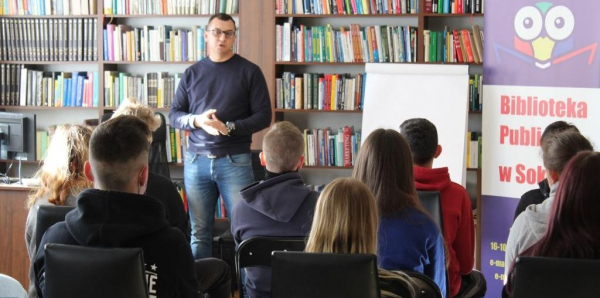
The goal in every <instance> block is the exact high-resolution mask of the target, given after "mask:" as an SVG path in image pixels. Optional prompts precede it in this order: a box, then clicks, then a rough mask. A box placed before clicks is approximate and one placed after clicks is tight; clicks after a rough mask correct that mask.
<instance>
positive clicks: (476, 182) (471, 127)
mask: <svg viewBox="0 0 600 298" xmlns="http://www.w3.org/2000/svg"><path fill="white" fill-rule="evenodd" d="M432 1H435V2H437V1H436V0H432ZM261 2H270V4H271V5H273V2H275V7H276V9H277V4H278V2H277V1H273V0H263V1H261ZM279 2H280V3H283V4H284V5H285V3H287V1H286V0H282V1H279ZM407 2H408V1H407ZM426 2H431V1H428V0H423V1H418V5H419V7H418V11H416V12H415V13H408V14H360V15H356V14H350V15H347V14H343V15H341V14H289V13H278V12H280V11H264V12H259V11H258V10H257V11H255V13H258V14H259V15H258V17H259V18H261V19H264V20H265V21H262V22H260V25H261V26H263V30H264V31H267V30H269V26H270V27H271V28H275V26H276V25H283V24H284V23H285V22H290V21H291V22H293V23H292V25H291V26H290V27H291V28H293V27H294V25H305V26H306V27H310V26H327V25H328V24H330V25H331V27H333V29H334V30H339V28H340V27H341V26H344V27H345V28H346V30H348V31H349V30H350V29H349V27H350V25H351V24H359V25H360V26H376V25H377V26H384V25H393V26H412V27H415V28H416V29H417V41H416V47H415V48H416V49H415V50H416V53H417V57H416V59H415V60H413V62H411V63H432V64H462V65H469V74H470V75H471V76H474V75H481V74H483V64H482V63H474V62H471V63H467V62H426V61H425V58H424V54H425V42H424V37H423V32H424V31H425V30H431V31H444V29H445V28H448V29H449V30H453V29H457V30H458V29H469V31H471V32H472V27H473V25H477V26H478V27H479V28H481V29H482V30H483V18H484V14H483V13H466V14H464V13H461V14H456V13H453V14H449V13H446V14H443V13H425V12H424V11H425V5H426ZM269 20H270V21H269ZM270 30H273V29H270ZM267 32H269V31H267ZM264 38H265V39H267V40H268V42H270V45H271V46H270V47H271V51H269V50H268V48H266V49H267V50H265V53H263V54H262V56H261V57H262V59H263V60H264V63H263V64H262V65H261V67H262V68H263V71H264V72H265V76H266V78H267V83H268V84H269V88H270V92H271V98H272V100H273V101H274V102H273V107H276V106H277V102H276V99H277V96H276V94H277V91H278V86H277V79H279V78H282V75H283V73H284V72H295V73H296V74H302V73H340V74H344V73H349V74H350V75H351V76H353V75H356V74H359V73H362V72H364V64H365V63H363V62H356V61H351V62H339V61H337V60H334V61H332V62H313V61H311V60H306V59H305V60H304V61H305V62H298V61H295V59H289V60H290V61H282V60H284V59H281V53H277V51H278V49H277V46H276V45H277V42H278V41H279V38H278V36H277V31H276V30H275V32H272V35H271V36H265V37H264ZM264 43H265V42H263V43H261V44H263V45H264ZM273 45H275V46H273ZM305 58H306V53H305ZM285 60H287V59H285ZM405 63H406V62H405ZM481 116H482V113H481V110H478V109H475V110H470V111H469V114H468V117H469V120H468V131H477V132H481V123H482V118H481ZM273 119H274V120H275V121H281V120H288V121H291V122H292V123H294V124H296V125H297V126H298V127H299V128H300V129H301V130H303V129H305V128H324V127H331V128H332V129H336V128H338V127H341V126H342V125H353V126H354V128H355V129H360V128H361V122H362V111H360V110H351V111H329V110H315V109H309V110H304V109H300V110H298V109H285V108H274V110H273ZM398 124H400V123H398ZM362 137H363V138H365V137H366V136H362ZM351 170H352V167H335V166H334V167H332V166H306V165H305V166H304V167H303V169H302V171H301V172H302V174H303V176H304V178H305V181H306V182H307V183H308V184H313V185H315V184H316V185H318V184H323V183H327V182H328V181H331V179H334V178H336V177H340V176H349V175H351ZM467 190H468V192H469V195H470V196H471V197H472V200H473V201H474V202H475V203H476V205H477V209H476V211H475V212H476V214H477V215H479V214H481V213H480V206H481V170H480V169H478V168H468V169H467ZM480 223H481V218H480V216H476V262H475V267H476V268H480V265H481V257H480V247H481V245H480V239H481V231H480V226H481V224H480Z"/></svg>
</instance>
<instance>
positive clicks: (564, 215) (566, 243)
mask: <svg viewBox="0 0 600 298" xmlns="http://www.w3.org/2000/svg"><path fill="white" fill-rule="evenodd" d="M598 173H600V153H598V152H591V151H585V152H580V153H579V154H577V155H576V156H575V157H573V158H572V159H571V160H570V161H569V163H568V164H567V165H566V167H565V168H564V170H563V171H562V174H561V179H560V185H559V186H558V189H557V190H556V196H555V197H554V199H553V200H552V206H551V208H550V214H549V219H548V229H547V230H546V231H545V232H544V234H543V236H542V238H541V239H540V241H538V242H536V243H535V244H534V245H533V246H531V247H529V248H527V249H525V250H524V251H523V252H521V253H519V254H518V256H532V257H551V258H569V259H596V260H597V259H600V216H598V210H600V199H599V197H598V196H599V194H600V175H598ZM549 181H550V179H549ZM549 200H550V199H548V200H546V201H544V203H546V202H548V201H549ZM506 265H507V267H510V271H509V275H508V283H507V284H506V287H505V292H503V297H512V292H513V285H514V274H515V272H514V270H513V269H514V262H512V263H510V264H509V263H507V264H506ZM596 294H597V293H596Z"/></svg>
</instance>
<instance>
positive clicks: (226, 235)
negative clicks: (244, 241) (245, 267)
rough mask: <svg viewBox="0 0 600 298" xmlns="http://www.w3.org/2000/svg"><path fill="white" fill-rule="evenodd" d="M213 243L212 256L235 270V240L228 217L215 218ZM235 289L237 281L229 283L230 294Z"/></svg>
mask: <svg viewBox="0 0 600 298" xmlns="http://www.w3.org/2000/svg"><path fill="white" fill-rule="evenodd" d="M212 235H213V243H212V247H213V249H212V251H213V253H212V256H213V258H218V259H221V260H223V261H225V263H227V265H229V268H230V269H231V272H235V271H234V270H235V241H234V240H233V235H232V234H231V222H230V221H229V219H225V220H215V223H214V224H213V231H212ZM236 289H237V283H235V282H232V283H231V294H232V296H233V292H234V291H235V290H236Z"/></svg>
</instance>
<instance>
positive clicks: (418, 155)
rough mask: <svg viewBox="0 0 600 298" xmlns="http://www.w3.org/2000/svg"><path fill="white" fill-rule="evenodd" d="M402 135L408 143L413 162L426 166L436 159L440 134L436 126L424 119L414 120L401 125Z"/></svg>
mask: <svg viewBox="0 0 600 298" xmlns="http://www.w3.org/2000/svg"><path fill="white" fill-rule="evenodd" d="M400 134H402V136H403V137H404V138H405V139H406V141H407V142H408V146H409V147H410V151H411V154H412V159H413V162H414V163H415V164H416V165H424V164H426V163H427V162H429V161H430V160H432V159H433V158H434V157H435V153H436V152H437V146H438V134H437V129H436V128H435V125H433V123H431V122H430V121H429V120H427V119H424V118H412V119H408V120H406V121H404V122H403V123H402V124H401V125H400Z"/></svg>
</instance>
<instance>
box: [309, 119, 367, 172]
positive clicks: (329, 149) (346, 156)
mask: <svg viewBox="0 0 600 298" xmlns="http://www.w3.org/2000/svg"><path fill="white" fill-rule="evenodd" d="M360 142H361V131H360V130H354V128H353V127H351V126H346V127H343V128H339V129H338V130H337V131H336V130H333V131H332V130H331V129H329V128H326V129H305V130H304V143H305V145H304V146H305V147H304V152H305V157H304V165H305V166H332V167H352V166H353V165H354V162H355V160H356V155H358V151H359V149H360Z"/></svg>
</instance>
